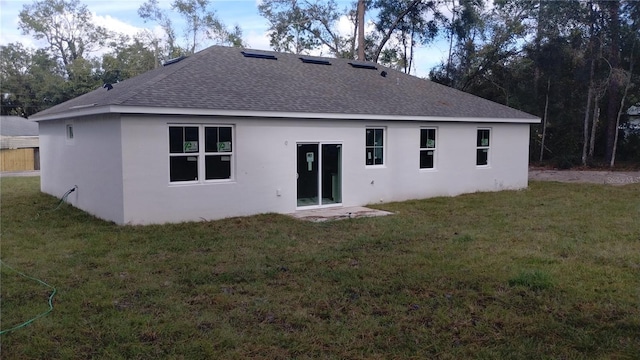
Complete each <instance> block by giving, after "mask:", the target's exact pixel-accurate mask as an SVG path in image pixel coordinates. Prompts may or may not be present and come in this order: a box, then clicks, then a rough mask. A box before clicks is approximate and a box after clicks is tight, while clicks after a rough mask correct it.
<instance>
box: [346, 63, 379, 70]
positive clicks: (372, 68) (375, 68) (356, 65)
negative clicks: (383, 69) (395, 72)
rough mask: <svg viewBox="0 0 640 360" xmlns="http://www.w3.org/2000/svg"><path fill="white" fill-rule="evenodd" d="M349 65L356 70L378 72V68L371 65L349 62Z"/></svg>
mask: <svg viewBox="0 0 640 360" xmlns="http://www.w3.org/2000/svg"><path fill="white" fill-rule="evenodd" d="M349 65H351V66H353V67H354V68H356V69H369V70H378V68H377V67H376V66H375V65H373V64H371V63H364V62H362V63H361V62H350V63H349Z"/></svg>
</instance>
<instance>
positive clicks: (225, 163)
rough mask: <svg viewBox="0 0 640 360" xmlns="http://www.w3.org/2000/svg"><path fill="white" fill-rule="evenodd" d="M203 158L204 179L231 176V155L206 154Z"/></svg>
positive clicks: (227, 177) (228, 177)
mask: <svg viewBox="0 0 640 360" xmlns="http://www.w3.org/2000/svg"><path fill="white" fill-rule="evenodd" d="M204 160H205V169H206V171H205V172H206V174H205V179H206V180H214V179H230V178H231V155H208V156H205V158H204Z"/></svg>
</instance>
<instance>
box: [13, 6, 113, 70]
mask: <svg viewBox="0 0 640 360" xmlns="http://www.w3.org/2000/svg"><path fill="white" fill-rule="evenodd" d="M19 18H20V22H19V27H20V29H22V31H23V33H24V34H25V35H32V36H33V37H34V38H35V39H39V40H40V39H43V40H45V41H46V42H47V44H48V47H49V51H51V53H52V55H53V56H55V57H56V58H57V59H58V60H59V61H61V62H62V64H63V67H64V70H65V72H66V75H67V76H68V77H70V78H73V76H74V73H73V69H74V67H78V66H79V65H74V62H75V61H76V60H78V59H81V58H83V57H85V56H86V55H88V54H89V53H91V52H94V51H96V50H98V49H99V48H101V47H102V46H104V45H105V43H106V42H107V41H108V40H109V39H110V38H111V36H112V33H111V32H109V31H108V30H107V29H105V28H104V27H101V26H97V25H95V23H94V22H93V21H92V15H91V13H90V12H89V10H88V9H87V6H86V5H84V4H82V3H80V0H41V1H35V2H34V3H32V4H27V5H24V6H23V9H22V11H20V15H19Z"/></svg>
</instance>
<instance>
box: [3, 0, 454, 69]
mask: <svg viewBox="0 0 640 360" xmlns="http://www.w3.org/2000/svg"><path fill="white" fill-rule="evenodd" d="M259 1H260V0H213V1H212V3H213V8H214V9H215V10H216V13H217V14H218V17H219V18H220V20H222V21H223V23H225V24H226V25H227V26H229V27H232V26H234V25H236V24H237V25H239V26H240V27H241V29H242V32H243V39H244V40H245V42H246V43H247V44H248V45H249V47H250V48H253V49H264V50H270V46H269V38H268V35H267V28H268V23H267V21H266V20H265V19H264V18H263V17H261V16H260V15H259V14H258V3H259ZM32 2H33V1H24V0H0V45H6V44H8V43H13V42H19V43H22V44H23V45H25V46H26V47H31V48H41V47H44V46H45V43H43V42H37V41H36V40H34V39H33V38H32V37H31V36H28V35H22V33H21V31H20V30H19V29H18V14H19V13H20V11H21V10H22V7H23V6H24V5H25V4H31V3H32ZM81 2H82V3H83V4H86V5H87V7H88V8H89V11H91V12H92V13H93V15H94V20H95V22H96V23H97V24H99V25H103V26H105V27H107V28H109V29H111V30H114V31H118V32H121V33H126V34H129V35H135V34H136V33H138V32H139V31H140V30H142V29H143V28H147V29H152V28H153V26H154V25H153V24H149V23H146V24H145V23H144V21H142V19H141V18H140V17H139V16H138V8H139V7H140V5H141V4H142V3H144V2H145V0H126V1H125V0H110V1H105V0H83V1H82V0H81ZM170 2H171V0H159V3H160V5H161V7H165V8H167V9H168V8H169V4H170ZM337 2H338V4H339V6H340V7H341V8H342V7H346V6H347V5H349V4H350V3H351V2H352V1H351V0H338V1H337ZM343 26H345V27H346V28H345V29H344V30H345V31H349V24H348V21H346V19H345V21H344V24H343ZM447 50H448V49H447V47H446V44H444V43H443V42H438V43H435V44H431V45H429V46H428V47H423V48H419V49H417V52H416V55H415V63H416V69H415V74H414V75H418V76H421V77H426V76H427V74H428V73H429V70H430V69H431V68H432V67H433V66H435V65H436V64H437V63H438V62H440V61H441V60H442V59H443V58H444V57H445V56H446V51H447Z"/></svg>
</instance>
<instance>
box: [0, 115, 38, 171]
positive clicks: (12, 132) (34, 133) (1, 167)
mask: <svg viewBox="0 0 640 360" xmlns="http://www.w3.org/2000/svg"><path fill="white" fill-rule="evenodd" d="M39 169H40V149H39V141H38V123H36V122H33V121H29V120H27V119H25V118H22V117H19V116H0V171H3V172H4V171H29V170H39Z"/></svg>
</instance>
